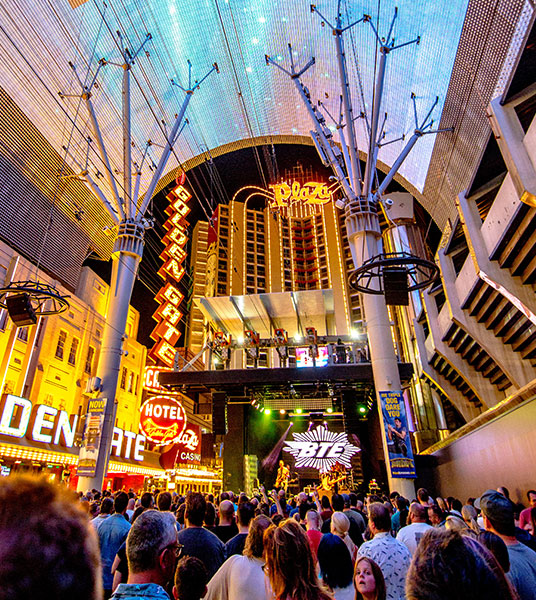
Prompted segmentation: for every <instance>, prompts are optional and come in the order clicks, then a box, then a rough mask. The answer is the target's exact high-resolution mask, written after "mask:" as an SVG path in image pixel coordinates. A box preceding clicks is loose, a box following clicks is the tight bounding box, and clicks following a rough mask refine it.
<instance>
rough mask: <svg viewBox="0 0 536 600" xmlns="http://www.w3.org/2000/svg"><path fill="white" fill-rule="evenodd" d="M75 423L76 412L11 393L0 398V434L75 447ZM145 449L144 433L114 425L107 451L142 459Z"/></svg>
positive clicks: (76, 421)
mask: <svg viewBox="0 0 536 600" xmlns="http://www.w3.org/2000/svg"><path fill="white" fill-rule="evenodd" d="M93 402H98V401H93ZM77 426H78V415H69V414H68V413H67V412H66V411H65V410H60V409H58V408H54V407H53V406H48V405H47V404H33V403H32V402H31V401H30V400H28V399H27V398H21V397H19V396H13V395H12V394H7V395H5V396H4V397H3V398H2V400H1V401H0V434H1V435H5V436H7V437H13V438H19V439H20V438H23V437H26V439H27V440H29V441H30V442H35V443H38V444H47V445H48V446H53V447H54V446H61V447H63V448H67V449H69V448H74V447H75V436H76V429H77ZM144 450H145V436H144V435H141V434H139V433H134V432H133V431H128V430H124V429H121V428H119V427H114V429H113V437H112V443H111V448H110V454H113V455H114V456H118V457H122V458H127V459H131V458H132V459H134V460H137V461H142V460H143V451H144Z"/></svg>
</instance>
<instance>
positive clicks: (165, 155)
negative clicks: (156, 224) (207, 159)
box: [136, 61, 220, 218]
mask: <svg viewBox="0 0 536 600" xmlns="http://www.w3.org/2000/svg"><path fill="white" fill-rule="evenodd" d="M188 64H189V61H188ZM214 71H216V73H219V72H220V70H219V68H218V63H214V64H213V65H212V68H211V69H210V70H209V72H208V73H207V74H206V75H205V76H204V77H203V78H202V79H201V81H195V82H194V85H193V86H192V85H190V86H189V88H188V89H186V90H185V89H184V88H183V87H182V86H180V85H179V84H178V83H176V82H174V81H173V80H171V83H172V85H176V86H177V87H179V88H181V89H182V90H183V91H184V92H185V93H186V96H185V98H184V101H183V103H182V106H181V108H180V110H179V114H178V115H177V117H176V119H175V123H174V124H173V127H172V129H171V131H170V133H169V135H168V136H167V140H166V144H165V146H164V150H163V151H162V154H161V156H160V160H159V161H158V165H157V167H156V169H155V171H154V172H153V176H152V179H151V183H150V184H149V187H148V188H147V191H146V192H145V196H144V198H143V203H142V205H141V207H140V209H139V210H138V212H137V213H136V218H141V217H143V215H144V214H145V211H146V210H147V207H148V206H149V202H150V201H151V198H152V197H153V194H154V191H155V188H156V184H157V183H158V182H159V181H160V178H161V177H162V172H163V171H164V168H165V166H166V164H167V161H168V159H169V157H170V155H171V151H172V150H173V144H174V142H175V140H176V138H177V134H178V131H179V128H180V126H181V123H182V119H183V118H184V113H185V112H186V109H187V108H188V104H189V103H190V100H191V99H192V95H193V93H194V91H195V90H196V89H198V88H199V86H200V85H201V84H202V83H203V81H205V79H206V78H207V77H208V76H209V75H211V74H212V73H213V72H214ZM189 83H190V82H189Z"/></svg>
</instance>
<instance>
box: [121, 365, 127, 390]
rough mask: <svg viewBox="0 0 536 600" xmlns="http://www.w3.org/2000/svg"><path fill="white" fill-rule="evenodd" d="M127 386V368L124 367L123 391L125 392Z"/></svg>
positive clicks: (122, 376)
mask: <svg viewBox="0 0 536 600" xmlns="http://www.w3.org/2000/svg"><path fill="white" fill-rule="evenodd" d="M126 384H127V368H126V367H123V370H122V371H121V389H122V390H124V389H125V387H126Z"/></svg>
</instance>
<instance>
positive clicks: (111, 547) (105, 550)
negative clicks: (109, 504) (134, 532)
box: [97, 492, 130, 599]
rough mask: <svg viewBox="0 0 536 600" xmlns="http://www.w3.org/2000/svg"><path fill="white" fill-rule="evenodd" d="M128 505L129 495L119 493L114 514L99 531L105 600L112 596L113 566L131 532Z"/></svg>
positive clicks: (115, 501)
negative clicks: (127, 512) (127, 515)
mask: <svg viewBox="0 0 536 600" xmlns="http://www.w3.org/2000/svg"><path fill="white" fill-rule="evenodd" d="M103 502H104V500H103ZM127 505H128V496H127V494H125V492H119V493H118V494H117V495H116V497H115V500H114V511H115V512H114V514H113V515H111V516H110V517H108V518H107V519H106V520H105V521H104V522H103V523H102V524H101V525H100V526H99V529H98V531H97V534H98V536H99V546H100V551H101V563H102V587H103V588H104V598H105V599H106V598H109V597H110V596H111V594H112V584H113V575H112V564H113V562H114V558H115V555H116V554H117V551H118V550H119V548H120V547H121V545H122V544H123V542H124V541H125V540H126V539H127V535H128V532H129V530H130V523H129V522H128V520H127V518H126V516H125V513H126V510H127Z"/></svg>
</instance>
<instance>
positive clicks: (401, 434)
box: [379, 390, 417, 479]
mask: <svg viewBox="0 0 536 600" xmlns="http://www.w3.org/2000/svg"><path fill="white" fill-rule="evenodd" d="M379 396H380V403H381V407H382V414H383V423H384V428H385V436H386V440H387V450H388V452H389V464H390V467H391V475H392V477H403V478H405V479H413V478H415V477H417V473H416V472H415V461H414V459H413V450H412V448H411V441H410V439H409V435H408V422H407V419H406V406H405V404H404V396H403V394H402V391H401V390H399V391H395V392H379Z"/></svg>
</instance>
